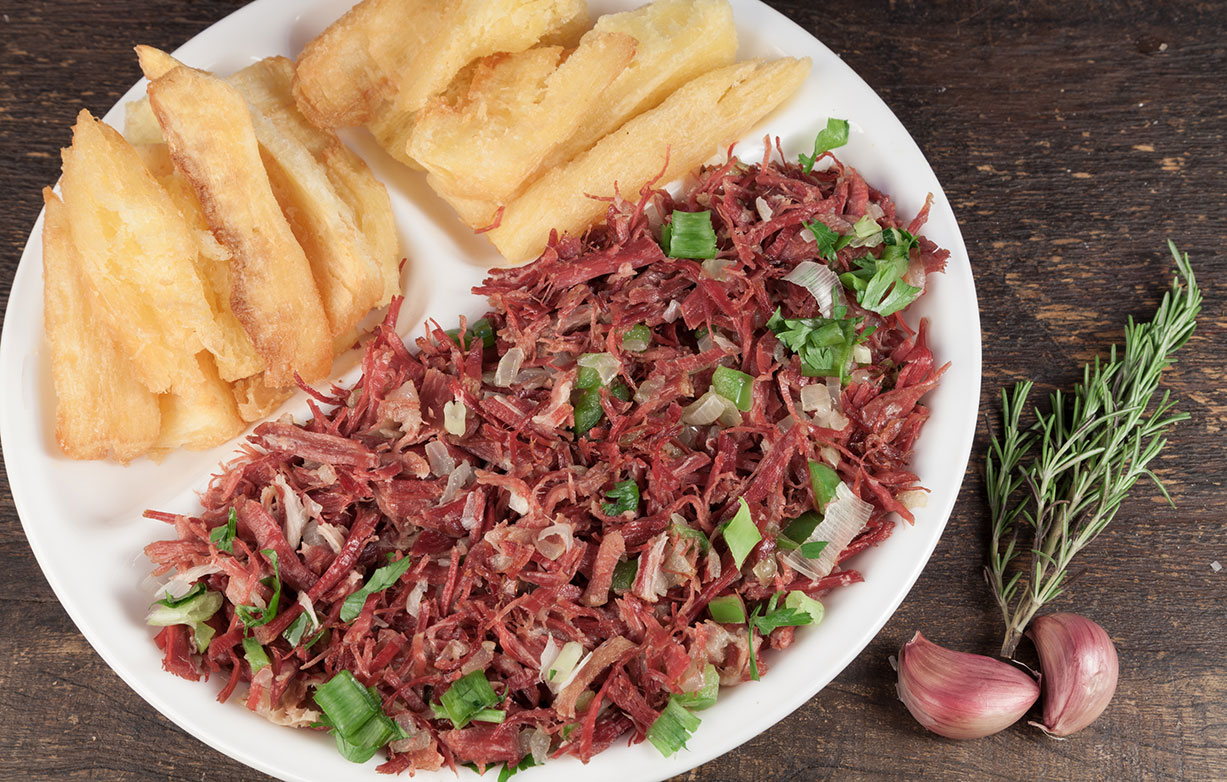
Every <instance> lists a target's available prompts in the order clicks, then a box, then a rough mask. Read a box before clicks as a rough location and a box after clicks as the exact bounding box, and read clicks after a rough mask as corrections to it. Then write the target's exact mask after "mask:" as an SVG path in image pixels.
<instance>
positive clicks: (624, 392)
mask: <svg viewBox="0 0 1227 782" xmlns="http://www.w3.org/2000/svg"><path fill="white" fill-rule="evenodd" d="M609 395H610V396H612V397H614V398H615V399H621V400H622V401H623V402H629V401H630V399H631V389H630V386H628V385H626V383H622V382H618V383H614V384H613V387H612V388H610V389H609Z"/></svg>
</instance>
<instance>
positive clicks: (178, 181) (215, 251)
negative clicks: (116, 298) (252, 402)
mask: <svg viewBox="0 0 1227 782" xmlns="http://www.w3.org/2000/svg"><path fill="white" fill-rule="evenodd" d="M161 132H162V131H161V128H159V129H158V134H159V136H160V135H161ZM136 151H137V153H138V154H139V155H140V156H141V160H143V161H145V167H146V168H148V169H149V172H150V173H151V174H153V176H154V178H156V179H157V180H158V183H159V184H160V185H162V189H163V190H165V191H166V194H167V195H169V196H170V200H171V201H173V202H174V204H175V208H176V209H178V210H179V214H180V216H182V217H183V220H184V222H186V223H187V226H188V228H189V229H190V230H191V233H192V240H193V241H194V242H195V243H196V249H197V253H196V272H197V273H198V274H199V275H200V279H201V280H202V281H203V282H204V286H205V297H206V298H207V299H208V302H209V309H211V310H212V311H213V318H214V320H215V321H216V322H217V326H218V328H219V329H221V335H222V338H221V344H220V345H219V346H218V348H217V349H216V350H215V351H211V352H212V353H213V358H214V359H215V361H216V364H217V371H218V373H219V374H220V376H221V378H222V379H223V380H238V379H239V378H241V377H248V376H249V375H254V374H256V373H257V372H260V371H261V370H263V369H264V359H262V358H260V355H259V354H258V353H256V348H255V345H253V344H252V343H251V337H249V336H247V332H246V331H245V330H244V329H243V324H242V323H239V320H238V318H236V317H235V316H234V313H233V312H231V311H230V251H229V250H227V249H226V248H225V247H223V246H222V244H221V243H220V242H218V241H217V238H216V237H214V236H213V231H212V230H210V228H209V224H208V223H207V222H205V218H204V213H203V212H202V211H201V209H200V200H199V199H198V198H196V191H195V190H193V189H192V185H191V183H190V182H188V181H187V180H186V179H185V178H184V177H183V175H182V174H180V173H179V172H178V171H177V170H176V169H175V166H174V163H173V162H172V161H171V159H170V151H169V150H168V149H167V148H166V145H165V144H161V143H159V144H140V145H137V147H136Z"/></svg>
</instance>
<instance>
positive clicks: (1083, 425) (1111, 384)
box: [985, 241, 1201, 657]
mask: <svg viewBox="0 0 1227 782" xmlns="http://www.w3.org/2000/svg"><path fill="white" fill-rule="evenodd" d="M1168 247H1169V248H1170V249H1171V252H1172V257H1173V258H1174V259H1175V261H1176V271H1177V274H1176V276H1175V277H1174V278H1173V279H1172V286H1171V290H1169V291H1168V292H1167V293H1165V294H1164V295H1163V300H1162V302H1161V303H1160V304H1159V309H1158V311H1157V312H1156V313H1155V316H1154V318H1153V319H1152V320H1151V321H1150V322H1149V323H1141V324H1139V323H1135V322H1134V321H1133V318H1130V319H1129V323H1128V325H1126V327H1125V344H1124V347H1123V349H1118V347H1117V346H1113V347H1112V349H1111V351H1110V352H1109V354H1108V358H1107V360H1106V361H1101V360H1100V359H1098V358H1096V359H1095V360H1094V361H1093V362H1091V363H1090V364H1087V365H1086V366H1085V367H1084V369H1083V374H1082V382H1081V383H1079V384H1078V385H1076V386H1074V390H1073V393H1072V394H1064V393H1062V392H1061V391H1056V392H1055V393H1053V394H1051V395H1050V397H1049V402H1050V404H1049V411H1048V412H1047V413H1045V412H1043V411H1041V410H1040V409H1039V408H1038V407H1037V408H1035V410H1034V415H1035V421H1034V423H1032V424H1031V425H1030V426H1028V427H1024V426H1023V424H1022V417H1023V412H1024V408H1026V407H1027V400H1028V397H1029V396H1030V394H1031V388H1032V383H1031V381H1023V382H1019V383H1016V384H1015V385H1014V387H1013V389H1010V388H1005V389H1002V392H1001V409H1002V419H1003V427H1004V431H1003V432H1002V433H1001V435H1000V436H996V435H994V436H993V438H992V442H991V443H990V445H989V450H988V456H987V458H986V460H985V461H986V463H985V483H986V485H987V488H988V502H989V510H990V517H991V523H992V542H991V548H990V550H989V561H988V565H987V566H986V568H985V573H986V576H987V577H988V581H989V585H990V586H991V587H992V589H993V592H994V595H995V596H996V598H997V603H998V605H999V606H1000V607H1001V614H1002V618H1003V619H1004V621H1005V627H1006V631H1005V638H1004V640H1003V642H1002V644H1001V654H1002V656H1003V657H1012V656H1013V654H1014V650H1015V649H1016V648H1017V646H1018V642H1019V641H1020V640H1021V638H1022V633H1023V631H1024V630H1025V629H1026V627H1027V625H1028V624H1029V623H1030V622H1031V619H1032V618H1033V617H1034V616H1035V613H1036V612H1037V611H1038V610H1039V609H1040V608H1041V607H1042V606H1043V605H1044V604H1045V603H1047V602H1049V601H1051V600H1053V599H1054V598H1056V597H1057V596H1058V595H1060V594H1061V592H1062V591H1063V590H1064V586H1065V584H1066V582H1067V580H1068V572H1069V564H1070V561H1071V560H1072V559H1073V558H1074V556H1075V555H1076V554H1077V553H1078V552H1079V551H1081V550H1082V549H1083V548H1085V547H1086V546H1087V544H1089V543H1090V542H1091V541H1092V540H1094V539H1095V537H1096V536H1097V535H1098V534H1099V533H1100V532H1102V531H1103V530H1104V528H1105V527H1107V526H1108V524H1109V523H1110V522H1111V521H1112V519H1113V517H1114V516H1115V515H1116V512H1117V510H1118V509H1119V508H1120V504H1121V502H1123V501H1124V499H1125V497H1126V495H1127V494H1128V493H1129V490H1130V489H1131V488H1132V487H1133V485H1134V484H1135V483H1137V481H1138V479H1139V478H1141V477H1143V476H1146V477H1148V478H1150V479H1151V480H1153V481H1154V482H1155V485H1156V486H1158V487H1159V491H1160V492H1162V493H1163V496H1164V497H1166V498H1167V500H1168V502H1171V498H1170V497H1168V494H1167V490H1166V489H1165V488H1164V487H1163V484H1162V483H1161V482H1160V481H1159V479H1158V478H1157V477H1156V476H1155V474H1154V473H1153V472H1151V471H1150V468H1149V464H1150V462H1151V460H1152V459H1154V458H1155V457H1156V456H1158V454H1159V452H1160V451H1161V450H1162V449H1163V446H1164V444H1165V443H1166V442H1167V440H1166V439H1165V435H1166V433H1167V431H1168V429H1169V428H1170V427H1171V426H1172V425H1173V424H1175V423H1176V422H1178V421H1182V420H1184V419H1186V418H1188V414H1187V413H1173V412H1172V408H1173V405H1174V402H1173V401H1172V400H1171V399H1170V396H1169V394H1168V393H1167V392H1164V393H1163V395H1162V397H1161V398H1160V399H1159V401H1158V403H1157V404H1155V405H1153V409H1152V404H1151V401H1152V399H1153V397H1154V396H1155V392H1156V390H1157V389H1158V385H1159V379H1160V377H1161V375H1162V374H1163V370H1165V369H1167V368H1168V367H1169V366H1171V364H1172V359H1171V354H1172V353H1173V352H1174V351H1175V350H1177V349H1178V348H1180V346H1182V345H1183V344H1184V343H1185V342H1187V341H1188V339H1189V337H1190V336H1192V334H1193V329H1194V328H1195V327H1196V325H1197V324H1196V318H1197V314H1198V312H1199V311H1200V309H1201V290H1200V289H1199V288H1198V287H1197V282H1196V280H1195V279H1194V277H1193V269H1192V267H1191V266H1190V265H1189V257H1188V255H1187V254H1181V253H1180V252H1179V251H1178V250H1177V249H1176V245H1175V244H1174V243H1172V242H1171V241H1169V242H1168ZM1182 278H1183V282H1182ZM1148 411H1149V412H1148Z"/></svg>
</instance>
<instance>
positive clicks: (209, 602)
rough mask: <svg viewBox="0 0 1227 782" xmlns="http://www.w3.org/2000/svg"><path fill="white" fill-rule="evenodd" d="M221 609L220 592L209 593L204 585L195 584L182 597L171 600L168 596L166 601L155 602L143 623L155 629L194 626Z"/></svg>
mask: <svg viewBox="0 0 1227 782" xmlns="http://www.w3.org/2000/svg"><path fill="white" fill-rule="evenodd" d="M221 607H222V596H221V593H220V592H210V591H208V590H206V589H205V586H204V584H197V585H196V586H194V587H192V588H191V589H190V590H189V591H188V593H187V594H186V595H184V596H183V597H178V598H172V597H170V596H169V595H168V596H167V597H166V599H164V600H159V601H157V602H155V603H154V604H153V606H151V608H153V610H152V611H150V612H149V616H148V617H147V618H146V619H145V621H146V622H147V623H149V624H151V625H153V626H155V627H166V626H167V625H193V626H195V625H196V624H199V623H202V622H204V621H205V620H207V619H209V618H210V617H212V616H213V615H214V614H216V613H217V609H219V608H221Z"/></svg>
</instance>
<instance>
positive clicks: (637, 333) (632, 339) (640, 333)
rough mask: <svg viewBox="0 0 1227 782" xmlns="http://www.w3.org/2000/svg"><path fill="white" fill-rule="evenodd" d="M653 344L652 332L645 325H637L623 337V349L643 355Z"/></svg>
mask: <svg viewBox="0 0 1227 782" xmlns="http://www.w3.org/2000/svg"><path fill="white" fill-rule="evenodd" d="M651 344H652V330H651V329H650V328H648V327H647V326H646V325H645V324H643V323H636V324H635V325H634V326H631V327H630V328H629V329H627V331H626V333H625V334H623V335H622V349H623V350H629V351H631V352H632V353H642V352H643V351H645V350H647V349H648V348H649V347H650V346H651Z"/></svg>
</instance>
